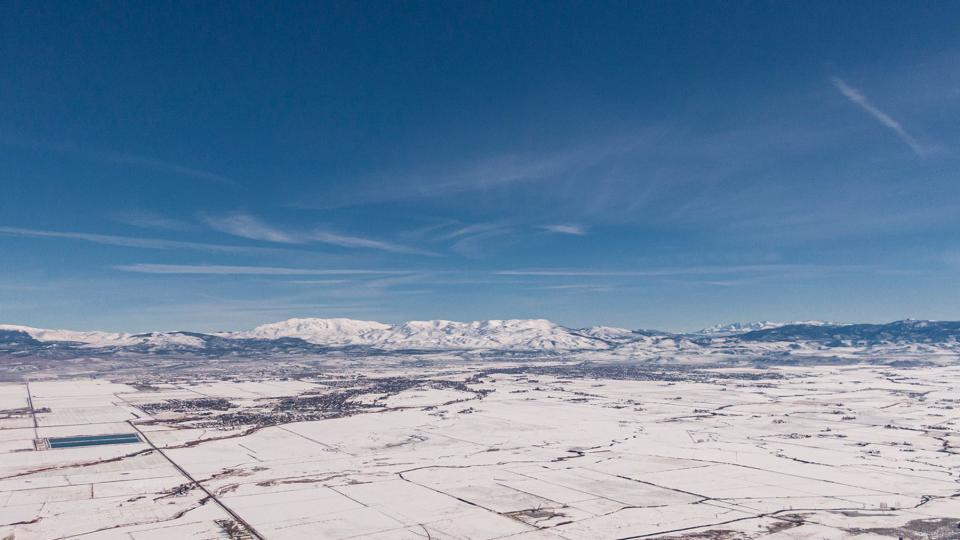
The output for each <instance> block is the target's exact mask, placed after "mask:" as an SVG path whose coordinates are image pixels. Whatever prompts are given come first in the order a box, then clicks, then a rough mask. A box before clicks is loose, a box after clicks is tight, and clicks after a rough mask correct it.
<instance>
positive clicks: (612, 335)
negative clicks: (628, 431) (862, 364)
mask: <svg viewBox="0 0 960 540" xmlns="http://www.w3.org/2000/svg"><path fill="white" fill-rule="evenodd" d="M335 350H347V351H360V352H362V351H371V352H377V351H380V352H389V353H397V354H400V353H405V352H431V351H467V352H471V351H472V352H476V351H481V352H504V353H507V352H509V353H518V352H522V353H526V354H546V355H557V354H567V353H583V354H585V353H602V354H609V355H613V356H616V357H625V358H632V359H656V358H662V357H668V356H677V355H686V356H702V357H705V358H707V357H709V358H715V357H719V356H725V357H747V356H769V355H793V356H799V355H814V356H824V355H833V356H838V355H839V356H843V355H846V354H872V353H878V354H880V353H883V354H886V353H891V352H894V353H896V352H897V351H900V352H902V353H904V354H906V353H922V352H930V353H935V354H957V353H960V322H943V321H916V320H904V321H896V322H893V323H888V324H840V323H829V322H824V321H803V322H794V323H773V322H769V321H763V322H755V323H735V324H730V325H723V326H714V327H710V328H707V329H704V330H701V331H698V332H690V333H682V334H675V333H669V332H659V331H652V330H629V329H625V328H613V327H605V326H597V327H592V328H568V327H565V326H561V325H558V324H555V323H553V322H550V321H547V320H543V319H510V320H488V321H475V322H455V321H445V320H433V321H408V322H404V323H400V324H395V325H389V324H383V323H379V322H375V321H359V320H353V319H317V318H306V319H289V320H286V321H280V322H276V323H270V324H264V325H262V326H258V327H256V328H254V329H252V330H246V331H238V332H219V333H199V332H147V333H137V334H134V333H118V332H97V331H71V330H49V329H43V328H33V327H29V326H20V325H10V324H5V325H0V352H3V353H6V354H17V355H23V354H38V355H43V354H48V353H50V354H52V353H57V354H63V353H71V352H72V353H77V354H91V355H95V354H106V353H124V352H129V353H147V354H163V353H178V352H180V353H196V354H203V355H227V354H229V355H245V354H274V353H286V354H319V353H324V352H329V351H335Z"/></svg>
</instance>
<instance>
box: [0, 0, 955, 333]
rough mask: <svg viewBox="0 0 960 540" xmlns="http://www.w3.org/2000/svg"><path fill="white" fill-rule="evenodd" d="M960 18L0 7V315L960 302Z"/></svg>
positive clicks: (89, 317) (944, 10)
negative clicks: (959, 155)
mask: <svg viewBox="0 0 960 540" xmlns="http://www.w3.org/2000/svg"><path fill="white" fill-rule="evenodd" d="M958 22H960V6H958V5H957V4H953V3H948V2H939V3H934V2H929V3H923V2H921V3H913V4H909V5H907V4H903V3H897V2H845V3H839V4H838V3H836V2H772V3H764V2H739V3H728V2H724V3H720V2H713V3H710V2H694V3H688V2H677V1H670V2H632V3H630V2H622V3H621V2H617V3H604V2H601V3H580V2H574V3H567V2H560V3H557V2H545V3H538V2H525V3H520V4H518V3H516V2H496V3H481V2H462V3H438V2H430V3H415V2H404V3H401V2H389V3H373V2H367V3H347V2H343V3H319V2H307V3H297V2H285V3H282V4H278V5H277V6H272V7H271V8H270V9H266V8H265V7H264V6H263V5H257V4H255V3H251V4H244V3H241V2H223V3H218V2H204V3H175V2H174V3H168V2H156V3H143V2H140V3H128V4H115V3H112V4H95V3H80V2H75V3H46V4H43V3H40V4H38V3H24V2H7V3H4V4H3V5H2V6H0V58H2V59H0V66H2V73H3V76H2V77H0V270H2V271H0V321H2V322H10V323H21V324H30V325H35V326H45V327H68V328H77V329H88V328H102V329H115V330H137V331H139V330H147V329H186V328H189V329H198V330H218V329H227V328H244V327H250V326H253V325H255V324H259V323H263V322H269V321H274V320H280V319H283V318H287V317H293V316H318V317H353V318H365V319H374V320H381V321H384V322H393V321H400V320H407V319H434V318H445V319H455V320H474V319H486V318H528V317H543V318H549V319H552V320H555V321H557V322H559V323H561V324H566V325H572V326H581V325H592V324H609V325H618V326H626V327H633V328H640V327H644V328H662V329H669V330H685V329H694V328H699V327H702V326H705V325H709V324H714V323H718V322H729V321H735V320H754V319H772V320H794V319H808V318H819V319H830V320H841V321H886V320H893V319H898V318H905V317H916V318H935V319H960V279H958V277H960V177H958V171H960V158H958V151H960V37H958V34H957V32H956V27H957V23H958Z"/></svg>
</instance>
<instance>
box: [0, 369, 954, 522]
mask: <svg viewBox="0 0 960 540" xmlns="http://www.w3.org/2000/svg"><path fill="white" fill-rule="evenodd" d="M263 371H264V372H262V373H258V372H257V370H253V369H238V370H236V371H235V372H233V373H230V372H229V371H226V372H223V373H219V374H217V375H216V376H214V375H211V374H204V373H198V372H190V373H186V374H178V372H177V371H176V370H175V369H168V370H166V371H164V372H163V373H162V374H159V373H154V374H152V375H150V376H146V375H144V374H143V373H140V374H138V375H133V374H128V373H124V372H117V373H116V374H115V375H114V376H110V375H109V374H106V375H104V374H101V375H100V376H99V377H98V378H82V377H79V376H78V375H76V374H74V375H71V376H70V377H78V378H46V379H44V380H31V381H29V382H24V381H10V382H4V383H0V538H5V539H16V540H23V539H31V538H84V539H98V538H124V539H137V540H142V539H154V538H156V539H160V538H163V539H169V538H258V537H259V538H283V539H287V538H304V539H317V538H370V539H406V538H409V539H426V538H431V539H438V540H439V539H446V538H468V539H493V538H510V539H516V540H535V539H536V540H549V539H564V538H566V539H571V540H578V539H594V538H604V539H605V538H666V537H670V538H673V537H681V538H699V539H741V538H761V537H762V538H792V539H801V538H810V539H821V538H860V539H866V538H898V537H903V538H917V539H919V538H957V537H960V528H958V525H960V497H958V494H960V484H958V478H960V476H958V474H960V455H958V453H960V450H958V449H956V448H955V447H954V446H955V445H956V444H957V441H958V432H957V429H958V425H957V420H958V418H960V409H958V408H956V407H957V406H958V405H960V368H957V367H919V368H895V367H890V366H880V365H842V366H840V365H834V366H809V367H803V366H791V367H770V368H767V369H754V368H744V367H738V368H719V369H678V370H671V369H662V368H660V367H651V368H649V369H646V368H644V369H633V370H631V369H622V366H621V367H618V366H615V365H614V366H606V367H603V366H600V367H596V368H590V367H588V368H584V367H583V366H582V365H577V364H564V363H559V362H535V363H511V362H506V361H499V362H456V361H451V362H433V363H430V364H427V365H406V364H404V363H402V362H401V363H382V362H367V363H359V364H357V363H353V364H350V365H340V366H331V367H329V368H326V369H321V370H316V371H315V372H312V374H303V373H301V374H299V375H297V376H295V377H283V376H277V375H276V374H275V373H271V372H269V370H263ZM109 434H136V436H137V437H138V438H139V439H140V441H141V442H137V443H128V444H105V445H97V446H81V447H66V448H53V449H48V448H47V447H48V446H49V445H50V441H51V440H52V439H55V438H57V437H71V436H87V435H109Z"/></svg>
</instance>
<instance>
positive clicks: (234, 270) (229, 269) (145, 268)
mask: <svg viewBox="0 0 960 540" xmlns="http://www.w3.org/2000/svg"><path fill="white" fill-rule="evenodd" d="M113 268H114V269H115V270H120V271H123V272H136V273H140V274H199V275H250V276H340V275H343V276H347V275H390V274H407V273H410V271H409V270H369V269H354V268H343V269H333V268H323V269H317V268H286V267H278V266H227V265H194V264H123V265H118V266H114V267H113Z"/></svg>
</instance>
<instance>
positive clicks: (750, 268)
mask: <svg viewBox="0 0 960 540" xmlns="http://www.w3.org/2000/svg"><path fill="white" fill-rule="evenodd" d="M875 270H877V267H876V266H875V265H866V264H863V265H858V264H837V265H821V264H747V265H735V266H687V267H677V268H655V269H650V270H622V271H621V270H611V271H607V270H499V271H496V272H494V274H495V275H498V276H531V277H670V276H679V275H724V274H749V273H761V272H788V271H789V272H797V271H806V272H820V273H823V272H830V271H833V272H857V271H875Z"/></svg>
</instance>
